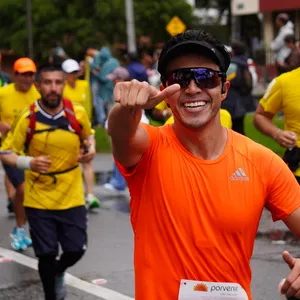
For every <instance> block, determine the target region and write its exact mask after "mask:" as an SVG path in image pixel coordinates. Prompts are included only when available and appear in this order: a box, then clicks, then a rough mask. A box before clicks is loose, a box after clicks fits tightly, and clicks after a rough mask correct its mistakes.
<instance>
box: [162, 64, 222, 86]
mask: <svg viewBox="0 0 300 300" xmlns="http://www.w3.org/2000/svg"><path fill="white" fill-rule="evenodd" d="M220 78H221V81H222V82H224V81H225V79H226V73H224V72H221V71H217V70H213V69H209V68H184V69H176V70H173V71H172V72H171V73H170V74H169V75H168V76H167V80H166V81H165V84H164V85H165V86H168V85H172V84H175V83H178V84H179V85H180V86H181V88H183V89H184V88H186V87H187V86H188V85H189V83H190V81H191V80H192V79H193V80H195V83H196V84H197V85H198V86H199V87H200V88H201V89H213V88H215V87H217V86H218V85H219V84H220Z"/></svg>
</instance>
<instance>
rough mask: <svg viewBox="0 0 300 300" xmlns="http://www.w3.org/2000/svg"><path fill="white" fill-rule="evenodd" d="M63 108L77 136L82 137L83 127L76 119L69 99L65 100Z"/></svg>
mask: <svg viewBox="0 0 300 300" xmlns="http://www.w3.org/2000/svg"><path fill="white" fill-rule="evenodd" d="M63 107H64V111H65V114H66V118H67V119H68V120H69V122H70V125H71V128H72V129H73V130H74V131H75V132H76V134H77V135H78V136H79V137H80V136H81V125H80V124H79V122H78V120H77V119H76V117H75V112H74V107H73V104H72V102H71V101H70V100H69V99H65V98H64V99H63Z"/></svg>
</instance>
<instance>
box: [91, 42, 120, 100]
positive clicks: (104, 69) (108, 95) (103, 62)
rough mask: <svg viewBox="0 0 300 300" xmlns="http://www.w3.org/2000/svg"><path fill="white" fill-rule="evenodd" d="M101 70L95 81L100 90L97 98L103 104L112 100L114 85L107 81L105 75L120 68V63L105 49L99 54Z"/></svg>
mask: <svg viewBox="0 0 300 300" xmlns="http://www.w3.org/2000/svg"><path fill="white" fill-rule="evenodd" d="M99 60H100V67H101V70H100V72H99V73H98V74H97V76H96V77H97V79H98V80H99V82H100V89H99V91H98V93H99V96H100V97H101V99H102V100H103V101H104V102H108V101H112V100H113V90H114V84H113V82H112V81H111V80H110V79H107V78H106V77H107V75H108V74H110V73H111V72H113V71H114V69H116V68H117V67H119V66H120V63H119V61H118V60H117V59H115V58H114V57H113V56H112V55H111V52H110V50H109V49H108V48H107V47H103V48H101V50H100V53H99Z"/></svg>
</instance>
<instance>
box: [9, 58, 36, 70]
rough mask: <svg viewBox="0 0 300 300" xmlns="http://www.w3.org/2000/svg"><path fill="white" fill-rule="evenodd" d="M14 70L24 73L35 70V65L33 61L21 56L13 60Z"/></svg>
mask: <svg viewBox="0 0 300 300" xmlns="http://www.w3.org/2000/svg"><path fill="white" fill-rule="evenodd" d="M14 72H18V73H26V72H33V73H35V72H36V65H35V63H34V61H33V60H32V59H30V58H28V57H21V58H19V59H17V60H16V61H15V62H14Z"/></svg>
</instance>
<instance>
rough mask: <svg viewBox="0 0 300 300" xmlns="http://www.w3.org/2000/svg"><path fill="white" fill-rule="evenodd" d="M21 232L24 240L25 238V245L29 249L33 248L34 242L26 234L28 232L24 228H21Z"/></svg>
mask: <svg viewBox="0 0 300 300" xmlns="http://www.w3.org/2000/svg"><path fill="white" fill-rule="evenodd" d="M20 231H21V235H22V238H23V241H24V243H25V245H26V246H27V247H31V246H32V240H31V238H30V237H29V236H28V235H27V233H26V230H25V229H24V228H22V227H21V228H20Z"/></svg>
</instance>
